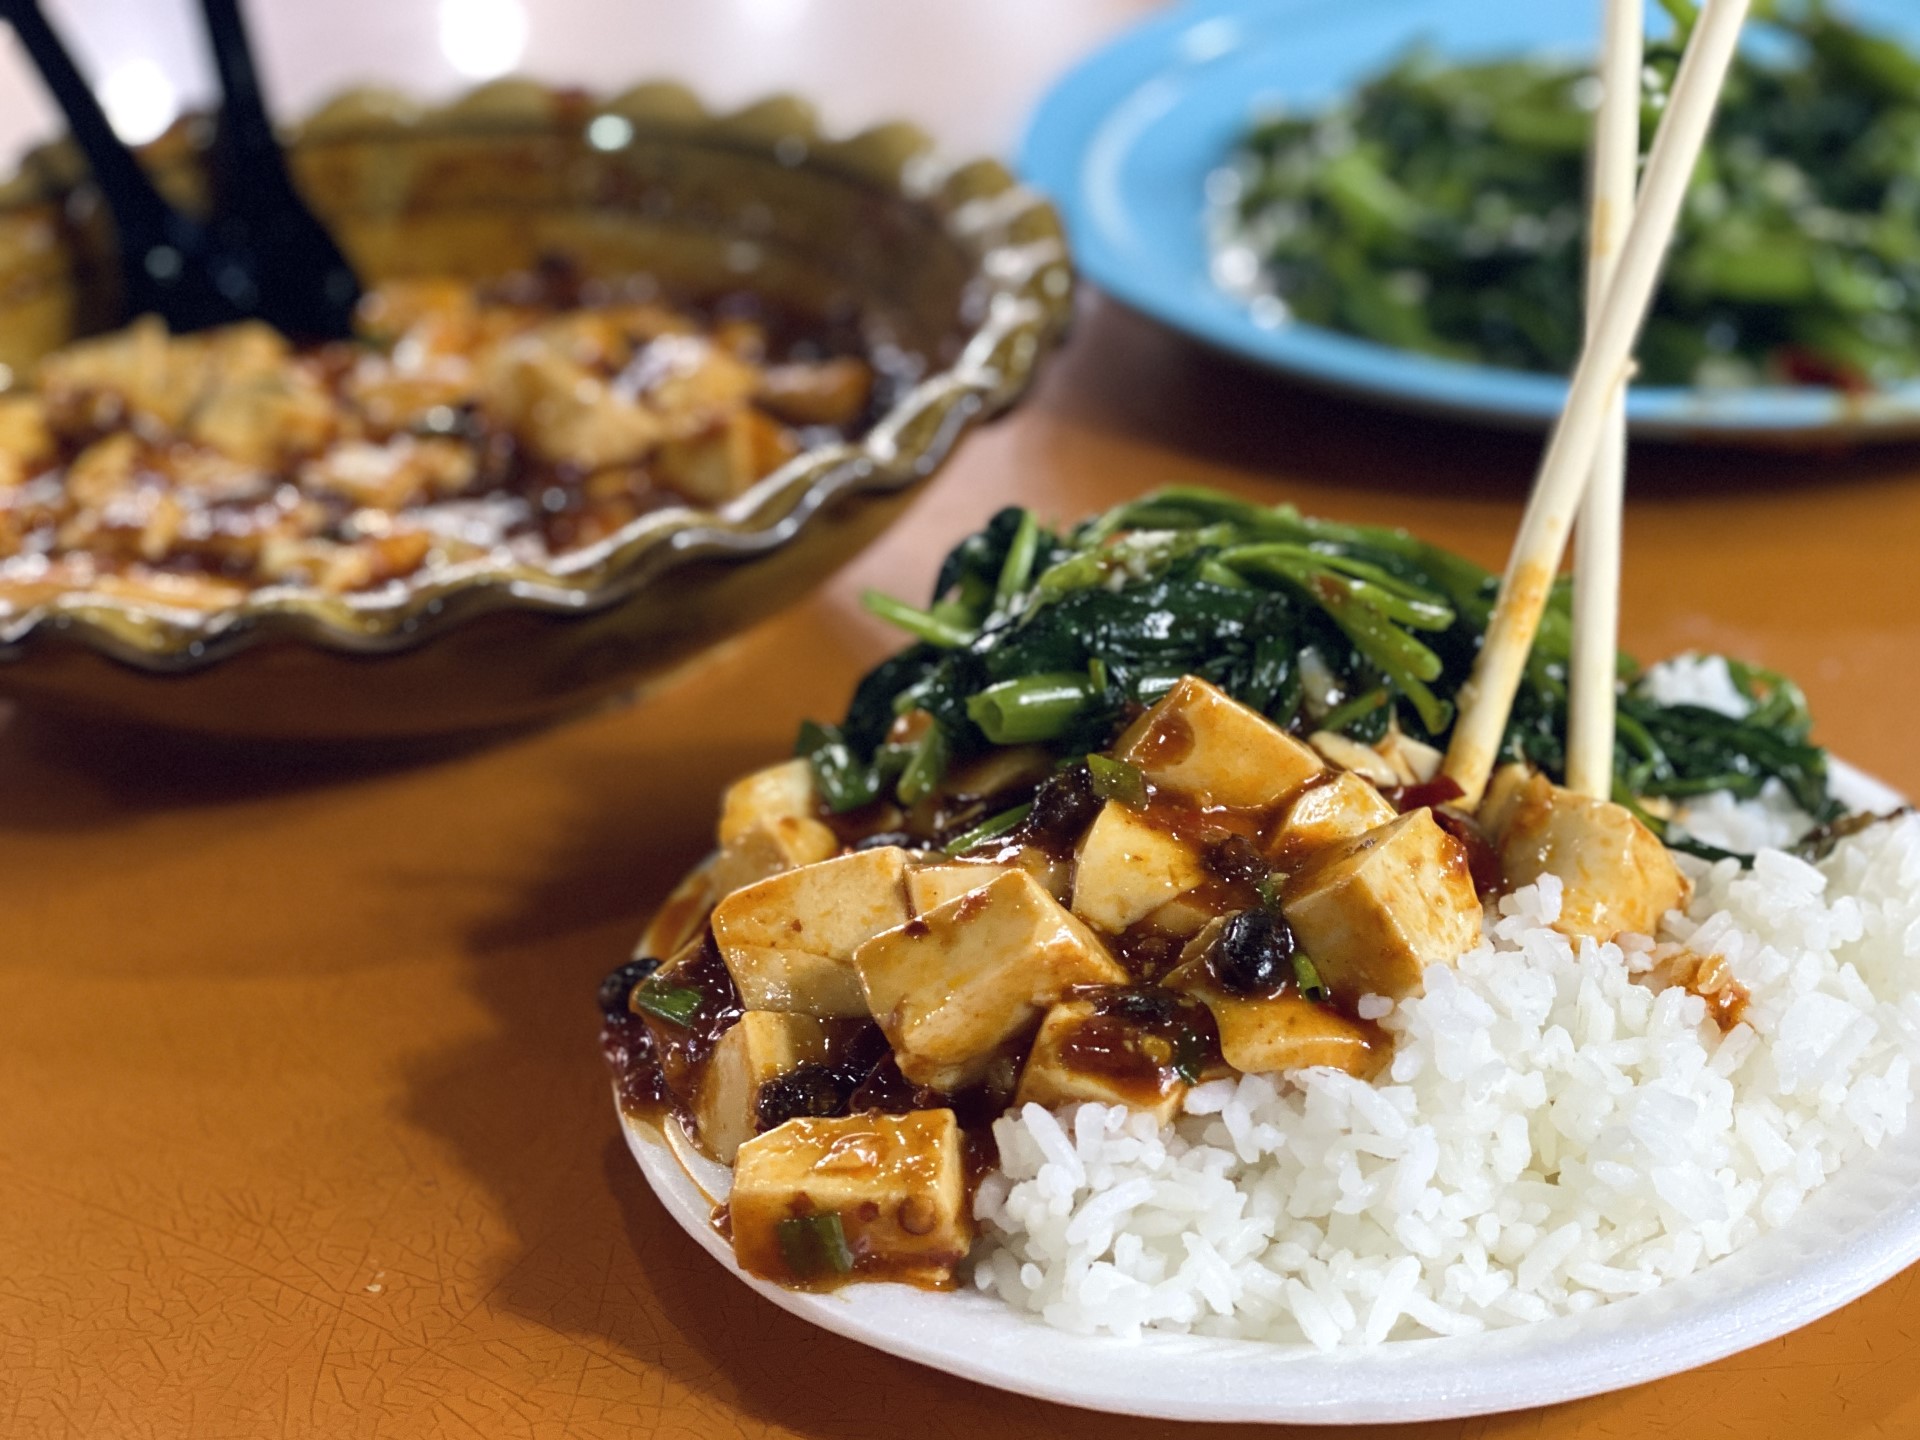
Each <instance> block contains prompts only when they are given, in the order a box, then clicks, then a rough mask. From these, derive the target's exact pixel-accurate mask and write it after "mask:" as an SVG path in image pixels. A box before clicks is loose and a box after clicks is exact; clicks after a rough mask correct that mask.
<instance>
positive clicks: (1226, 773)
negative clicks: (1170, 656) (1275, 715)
mask: <svg viewBox="0 0 1920 1440" xmlns="http://www.w3.org/2000/svg"><path fill="white" fill-rule="evenodd" d="M1113 753H1114V755H1115V756H1116V757H1117V758H1118V759H1121V760H1125V761H1127V762H1128V763H1129V764H1132V765H1135V766H1137V767H1139V769H1140V771H1141V773H1143V774H1144V775H1145V776H1146V777H1147V779H1149V780H1151V781H1152V782H1153V783H1154V784H1155V785H1157V786H1160V787H1162V788H1164V789H1167V790H1172V791H1176V792H1178V793H1179V794H1180V795H1182V796H1184V797H1186V798H1187V799H1189V800H1192V801H1194V802H1195V803H1196V804H1200V805H1220V806H1224V807H1226V808H1228V809H1232V810H1265V809H1268V808H1269V807H1271V806H1274V805H1277V804H1279V803H1280V802H1281V801H1282V800H1284V799H1285V798H1286V797H1287V796H1288V795H1290V794H1292V793H1293V792H1294V791H1295V790H1297V789H1299V788H1300V786H1302V785H1304V784H1305V783H1306V782H1307V781H1308V780H1310V779H1312V778H1313V777H1314V776H1315V775H1318V774H1319V773H1320V772H1321V771H1322V770H1323V769H1325V768H1326V767H1325V766H1324V765H1322V764H1321V763H1320V757H1319V756H1318V755H1316V754H1314V753H1313V751H1312V750H1311V749H1309V748H1308V747H1307V746H1305V745H1303V744H1301V743H1300V742H1299V741H1298V740H1296V739H1294V738H1293V737H1292V736H1291V735H1289V734H1287V732H1286V731H1284V730H1282V729H1281V728H1280V727H1279V726H1278V725H1276V724H1274V723H1273V722H1272V721H1271V720H1269V719H1267V717H1266V716H1264V715H1262V714H1260V712H1259V711H1257V710H1251V709H1249V708H1248V707H1247V706H1245V705H1242V704H1241V703H1240V702H1239V701H1237V700H1234V699H1232V698H1231V697H1230V696H1228V695H1227V694H1226V693H1225V692H1224V691H1222V690H1219V689H1217V688H1216V687H1214V686H1212V685H1209V684H1208V683H1207V682H1206V681H1204V680H1201V679H1197V678H1196V677H1194V676H1192V675H1189V676H1187V677H1186V678H1185V679H1183V680H1182V681H1180V683H1179V684H1177V685H1175V686H1174V687H1173V689H1172V690H1170V691H1168V692H1167V694H1166V695H1165V696H1163V697H1162V698H1161V700H1160V702H1159V703H1158V704H1156V705H1155V706H1154V707H1153V708H1152V709H1151V710H1149V711H1147V713H1146V714H1144V715H1142V716H1141V717H1140V718H1139V719H1138V720H1136V721H1134V723H1133V724H1132V725H1131V726H1129V727H1128V729H1127V732H1126V734H1124V735H1122V736H1121V737H1120V743H1119V744H1118V745H1116V746H1115V747H1114V752H1113Z"/></svg>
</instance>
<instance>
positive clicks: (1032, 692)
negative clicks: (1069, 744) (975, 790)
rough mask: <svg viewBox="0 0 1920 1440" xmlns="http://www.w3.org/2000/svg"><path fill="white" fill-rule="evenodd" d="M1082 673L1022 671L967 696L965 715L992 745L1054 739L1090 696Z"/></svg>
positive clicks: (1088, 684)
mask: <svg viewBox="0 0 1920 1440" xmlns="http://www.w3.org/2000/svg"><path fill="white" fill-rule="evenodd" d="M1091 688H1092V687H1091V685H1090V683H1089V681H1088V679H1087V677H1086V676H1084V675H1074V674H1048V675H1023V676H1021V677H1020V678H1019V679H1018V680H1003V681H1001V682H1000V683H999V684H998V685H989V686H988V687H987V688H986V689H984V690H982V691H981V692H980V693H979V694H977V695H972V696H969V697H968V699H967V716H968V718H969V719H971V720H972V721H973V723H974V724H976V725H978V726H979V727H980V730H981V733H982V734H984V735H985V736H986V737H987V739H989V740H991V741H992V742H993V743H994V744H995V745H1030V744H1033V743H1035V742H1036V741H1041V740H1055V739H1058V738H1059V737H1060V736H1061V735H1062V734H1064V733H1065V732H1066V729H1067V727H1068V726H1069V725H1071V724H1072V723H1073V718H1074V716H1076V715H1078V714H1079V713H1080V712H1081V711H1082V710H1083V709H1085V708H1086V705H1087V702H1088V700H1090V699H1091V698H1092V695H1091Z"/></svg>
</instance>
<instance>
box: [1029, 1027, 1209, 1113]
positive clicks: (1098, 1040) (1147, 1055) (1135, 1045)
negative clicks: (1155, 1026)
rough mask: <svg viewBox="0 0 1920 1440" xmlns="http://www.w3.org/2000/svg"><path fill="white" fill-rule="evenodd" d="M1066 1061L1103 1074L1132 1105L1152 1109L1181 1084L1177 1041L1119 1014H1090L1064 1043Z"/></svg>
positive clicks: (1070, 1065)
mask: <svg viewBox="0 0 1920 1440" xmlns="http://www.w3.org/2000/svg"><path fill="white" fill-rule="evenodd" d="M1059 1057H1060V1062H1061V1064H1063V1065H1065V1066H1067V1067H1068V1068H1069V1069H1072V1070H1075V1071H1079V1072H1081V1073H1084V1074H1087V1075H1097V1076H1099V1077H1100V1079H1101V1080H1103V1081H1105V1082H1106V1084H1107V1085H1108V1086H1109V1087H1110V1088H1111V1089H1112V1090H1113V1092H1114V1093H1115V1094H1116V1095H1119V1096H1121V1097H1122V1098H1123V1099H1124V1100H1125V1101H1126V1103H1127V1104H1129V1105H1132V1106H1135V1107H1136V1108H1141V1109H1144V1108H1147V1107H1149V1106H1151V1105H1153V1104H1154V1103H1155V1102H1157V1101H1159V1100H1161V1099H1163V1098H1165V1097H1166V1096H1168V1095H1170V1094H1172V1093H1173V1089H1174V1087H1175V1086H1176V1085H1178V1084H1179V1083H1180V1075H1179V1072H1178V1071H1177V1070H1175V1069H1174V1063H1173V1062H1174V1046H1173V1042H1172V1041H1170V1040H1168V1039H1166V1038H1165V1037H1164V1036H1160V1035H1156V1034H1153V1033H1152V1032H1150V1031H1145V1030H1142V1029H1141V1028H1140V1027H1139V1026H1138V1025H1136V1024H1133V1023H1131V1022H1129V1021H1127V1020H1124V1019H1121V1018H1120V1017H1118V1016H1115V1015H1101V1014H1098V1013H1096V1014H1093V1015H1089V1016H1088V1017H1087V1018H1086V1019H1085V1020H1082V1021H1081V1022H1080V1023H1079V1024H1078V1025H1075V1026H1074V1027H1073V1029H1072V1030H1071V1031H1069V1032H1068V1034H1067V1035H1066V1037H1065V1038H1064V1039H1062V1040H1061V1041H1060V1043H1059Z"/></svg>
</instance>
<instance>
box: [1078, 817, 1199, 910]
mask: <svg viewBox="0 0 1920 1440" xmlns="http://www.w3.org/2000/svg"><path fill="white" fill-rule="evenodd" d="M1206 879H1207V868H1206V866H1205V865H1203V864H1202V863H1201V861H1200V856H1199V854H1198V853H1197V852H1196V851H1195V850H1194V848H1193V847H1192V846H1191V845H1188V844H1187V843H1186V842H1185V841H1183V840H1180V839H1177V838H1176V837H1174V836H1172V835H1169V834H1168V833H1167V832H1166V831H1164V830H1162V829H1160V828H1158V827H1157V826H1154V825H1151V824H1149V823H1148V822H1147V820H1146V818H1145V817H1144V816H1142V815H1141V814H1140V813H1139V812H1138V811H1135V810H1129V809H1128V808H1127V807H1126V806H1125V805H1122V804H1120V803H1119V802H1118V801H1115V800H1109V801H1108V802H1107V803H1106V804H1105V805H1104V806H1103V807H1102V808H1101V810H1100V814H1099V815H1098V816H1097V817H1095V819H1094V822H1093V824H1092V825H1090V826H1088V827H1087V833H1086V834H1085V835H1083V836H1081V837H1080V847H1079V850H1078V852H1077V853H1076V855H1075V864H1074V872H1073V913H1074V914H1076V915H1078V916H1079V917H1080V918H1081V919H1082V920H1085V921H1086V922H1087V923H1088V924H1089V925H1097V926H1099V927H1100V928H1101V929H1102V930H1105V931H1106V932H1107V933H1108V934H1111V935H1118V934H1119V933H1120V932H1121V931H1123V930H1125V929H1126V928H1127V927H1128V926H1129V925H1132V924H1134V923H1135V922H1136V921H1139V920H1143V919H1145V918H1146V917H1147V916H1148V915H1150V914H1152V913H1153V912H1154V911H1155V910H1158V909H1159V908H1160V907H1161V906H1162V905H1165V904H1166V903H1167V901H1169V900H1171V899H1173V897H1174V896H1176V895H1183V894H1185V893H1186V892H1187V891H1189V890H1191V889H1193V888H1194V887H1195V886H1197V885H1200V884H1203V883H1204V882H1205V881H1206Z"/></svg>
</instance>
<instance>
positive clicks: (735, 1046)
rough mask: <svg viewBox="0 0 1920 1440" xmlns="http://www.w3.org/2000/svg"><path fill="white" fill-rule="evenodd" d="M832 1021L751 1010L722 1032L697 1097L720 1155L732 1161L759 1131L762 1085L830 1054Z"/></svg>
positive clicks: (704, 1140)
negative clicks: (758, 1107) (829, 1040)
mask: <svg viewBox="0 0 1920 1440" xmlns="http://www.w3.org/2000/svg"><path fill="white" fill-rule="evenodd" d="M832 1023H833V1022H831V1021H828V1020H820V1019H816V1018H815V1017H814V1016H812V1015H783V1014H780V1013H779V1012H777V1011H773V1010H749V1011H747V1012H746V1014H744V1015H742V1016H741V1017H740V1018H739V1019H738V1020H737V1021H735V1022H734V1024H733V1026H732V1028H731V1029H729V1030H728V1031H727V1033H726V1034H724V1035H722V1036H721V1037H720V1043H719V1044H718V1045H716V1046H714V1047H713V1054H712V1055H711V1056H710V1057H708V1060H707V1068H706V1072H705V1073H704V1074H703V1075H702V1076H701V1078H700V1085H699V1088H698V1089H697V1090H696V1091H695V1092H694V1102H693V1118H694V1122H695V1123H696V1124H697V1125H698V1126H699V1128H700V1143H701V1144H703V1145H705V1146H706V1147H707V1150H708V1151H709V1152H710V1153H711V1154H712V1156H713V1158H714V1159H716V1160H719V1161H721V1162H722V1163H724V1164H727V1165H731V1164H732V1163H733V1157H734V1154H735V1152H737V1151H738V1150H739V1149H740V1147H741V1146H742V1145H744V1144H745V1143H746V1142H747V1141H749V1140H751V1139H752V1138H753V1137H754V1135H755V1134H756V1133H758V1131H759V1128H760V1127H759V1125H758V1123H757V1122H756V1119H755V1107H756V1105H757V1104H758V1103H759V1099H760V1087H761V1086H762V1085H764V1084H766V1082H767V1081H769V1080H771V1079H773V1078H774V1076H776V1075H784V1074H786V1073H787V1072H788V1071H789V1070H792V1069H795V1068H797V1067H798V1066H801V1065H806V1064H811V1063H818V1062H820V1061H824V1060H825V1059H826V1058H827V1041H828V1037H829V1035H830V1033H831V1030H830V1027H831V1025H832Z"/></svg>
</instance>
